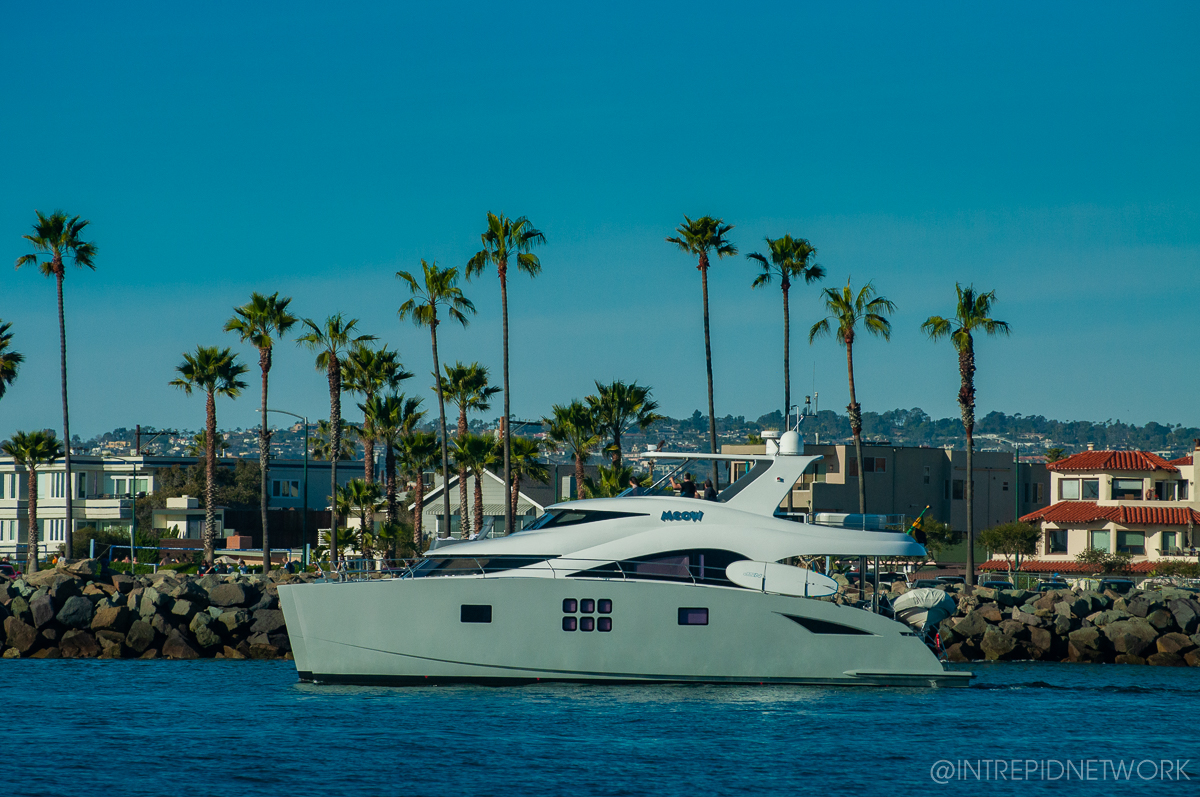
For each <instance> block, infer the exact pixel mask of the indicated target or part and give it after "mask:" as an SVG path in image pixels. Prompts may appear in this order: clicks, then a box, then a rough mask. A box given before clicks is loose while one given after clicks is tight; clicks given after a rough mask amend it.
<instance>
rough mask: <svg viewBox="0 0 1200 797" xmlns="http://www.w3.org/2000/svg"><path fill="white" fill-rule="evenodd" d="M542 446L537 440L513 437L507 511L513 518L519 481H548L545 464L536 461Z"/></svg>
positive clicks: (548, 471) (519, 490) (548, 472)
mask: <svg viewBox="0 0 1200 797" xmlns="http://www.w3.org/2000/svg"><path fill="white" fill-rule="evenodd" d="M541 453H542V446H541V443H539V442H538V441H537V440H534V439H532V438H529V437H514V438H513V439H512V480H513V482H512V487H511V488H509V494H508V509H509V511H510V512H512V514H513V517H514V518H515V517H516V515H517V498H518V496H520V494H521V480H522V479H529V480H531V481H535V482H546V481H549V480H550V469H549V467H547V465H546V463H545V462H543V461H541V460H540V459H538V455H539V454H541ZM515 530H516V529H515V528H514V531H515Z"/></svg>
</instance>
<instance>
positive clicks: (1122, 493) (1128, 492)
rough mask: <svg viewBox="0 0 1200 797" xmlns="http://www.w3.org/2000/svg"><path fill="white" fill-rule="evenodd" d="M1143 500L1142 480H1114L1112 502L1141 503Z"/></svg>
mask: <svg viewBox="0 0 1200 797" xmlns="http://www.w3.org/2000/svg"><path fill="white" fill-rule="evenodd" d="M1141 498H1142V480H1141V479H1113V483H1112V500H1114V501H1140V500H1141Z"/></svg>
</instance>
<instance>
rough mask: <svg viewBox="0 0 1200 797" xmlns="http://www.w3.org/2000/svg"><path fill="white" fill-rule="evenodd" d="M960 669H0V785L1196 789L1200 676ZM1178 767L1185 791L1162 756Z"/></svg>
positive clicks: (108, 789) (581, 791) (311, 789)
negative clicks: (611, 676)
mask: <svg viewBox="0 0 1200 797" xmlns="http://www.w3.org/2000/svg"><path fill="white" fill-rule="evenodd" d="M964 669H971V670H973V671H974V672H976V673H977V675H978V678H977V679H976V681H975V682H974V685H973V686H972V687H970V688H967V689H946V690H930V689H872V688H857V689H852V688H813V687H778V686H766V687H712V686H648V687H629V686H619V687H600V686H576V685H561V686H559V685H537V686H526V687H514V688H488V687H468V686H462V687H423V688H372V687H341V686H337V687H328V686H313V685H309V684H301V683H299V682H298V681H297V680H296V674H295V669H294V667H293V666H292V664H291V663H290V662H257V661H213V660H207V661H192V662H174V661H95V660H92V661H39V660H5V661H3V662H0V699H2V701H3V705H4V707H5V715H6V716H5V721H4V723H3V731H0V738H3V740H4V744H3V747H2V749H3V759H2V762H3V763H2V767H3V768H2V771H3V777H4V781H5V782H6V789H7V791H8V793H9V794H13V795H31V796H32V795H55V796H56V797H59V796H61V795H75V794H85V793H86V794H89V795H90V794H103V795H106V796H107V797H112V795H125V794H145V795H209V794H214V795H244V796H245V797H257V795H288V797H297V796H298V795H310V794H311V795H376V794H379V795H393V794H395V795H455V797H463V796H464V795H477V794H478V795H592V794H596V795H643V794H645V795H689V797H694V796H695V795H725V794H755V795H818V794H820V795H826V794H828V795H839V794H863V795H879V794H882V795H889V797H899V796H901V795H917V794H920V795H930V794H934V795H936V794H1021V795H1026V794H1056V795H1057V794H1105V795H1109V794H1125V793H1137V794H1143V793H1147V794H1148V793H1152V792H1153V793H1157V794H1162V795H1173V794H1182V795H1197V794H1200V669H1166V668H1157V667H1134V666H1118V665H1108V666H1088V665H1066V664H1042V663H999V664H975V665H972V666H971V667H969V668H964ZM1183 759H1191V764H1190V765H1189V768H1188V769H1186V770H1185V772H1186V773H1187V775H1190V777H1191V780H1187V779H1186V776H1185V777H1180V776H1179V775H1178V774H1177V772H1176V771H1175V769H1174V764H1172V765H1171V767H1170V771H1168V769H1167V767H1166V766H1165V765H1163V764H1161V763H1160V762H1162V761H1164V760H1166V761H1171V762H1174V761H1175V760H1183ZM1014 760H1016V761H1018V762H1021V763H1019V765H1018V766H1017V767H1016V768H1017V769H1018V770H1019V774H1020V776H1021V777H1020V780H1014V778H1013V767H1014V765H1013V764H1012V763H1011V762H1012V761H1014ZM1089 760H1090V761H1092V762H1099V763H1093V764H1092V765H1091V766H1090V768H1088V767H1086V766H1085V764H1084V763H1081V762H1087V761H1089ZM939 761H941V762H945V763H942V764H939V763H938V762H939ZM964 761H965V763H964ZM1146 761H1151V762H1154V763H1153V765H1151V764H1147V763H1145V762H1146ZM996 762H1003V768H1001V766H1000V764H998V763H996ZM1024 762H1035V763H1033V764H1029V763H1024ZM1053 762H1059V763H1058V764H1055V763H1053ZM1104 762H1109V763H1107V764H1106V763H1104ZM1130 764H1137V765H1140V769H1139V770H1137V771H1134V770H1131V769H1130V768H1129V767H1130ZM947 765H948V766H949V767H950V768H949V769H946V767H947ZM1068 765H1070V766H1071V767H1072V769H1070V770H1066V767H1067V766H1068ZM1031 766H1032V767H1033V769H1032V770H1030V767H1031ZM1060 766H1061V767H1062V768H1063V769H1064V770H1065V771H1066V773H1065V774H1063V775H1059V777H1054V776H1055V775H1058V773H1059V767H1060ZM1076 766H1078V767H1079V769H1078V772H1079V773H1081V774H1080V776H1079V777H1076V776H1075V775H1076V773H1077V771H1076V769H1074V767H1076ZM939 767H940V769H939ZM1151 767H1153V771H1152V768H1151ZM1089 774H1090V777H1089ZM935 775H936V776H937V777H938V779H939V780H942V781H948V782H946V783H940V782H937V781H935V780H934V776H935ZM1027 778H1028V779H1027Z"/></svg>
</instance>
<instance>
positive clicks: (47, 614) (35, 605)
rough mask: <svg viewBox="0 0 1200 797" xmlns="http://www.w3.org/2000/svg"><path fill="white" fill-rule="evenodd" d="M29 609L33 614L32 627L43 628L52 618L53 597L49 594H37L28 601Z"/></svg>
mask: <svg viewBox="0 0 1200 797" xmlns="http://www.w3.org/2000/svg"><path fill="white" fill-rule="evenodd" d="M29 611H30V613H31V614H32V615H33V627H34V628H43V627H44V626H45V625H46V623H48V622H50V621H51V620H53V619H54V599H53V598H51V597H50V596H49V595H39V596H37V597H36V598H34V599H33V601H32V602H30V604H29Z"/></svg>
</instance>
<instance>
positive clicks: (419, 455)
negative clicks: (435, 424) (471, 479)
mask: <svg viewBox="0 0 1200 797" xmlns="http://www.w3.org/2000/svg"><path fill="white" fill-rule="evenodd" d="M442 439H443V440H445V437H443V438H442ZM398 451H399V454H400V468H401V470H402V471H403V473H404V474H405V477H406V479H408V480H410V481H412V483H413V545H414V546H415V547H416V549H417V552H418V553H419V552H420V550H421V517H422V514H421V513H422V512H423V511H424V507H425V471H427V470H429V469H430V468H432V467H433V466H434V464H435V463H436V462H437V457H438V439H437V435H435V434H433V432H417V431H414V432H412V433H410V434H408V435H406V436H404V437H403V438H401V440H400V445H399V447H398ZM444 461H445V460H443V462H444ZM442 492H445V491H444V490H443V491H442ZM447 503H449V501H447ZM447 517H449V516H448V515H447Z"/></svg>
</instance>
